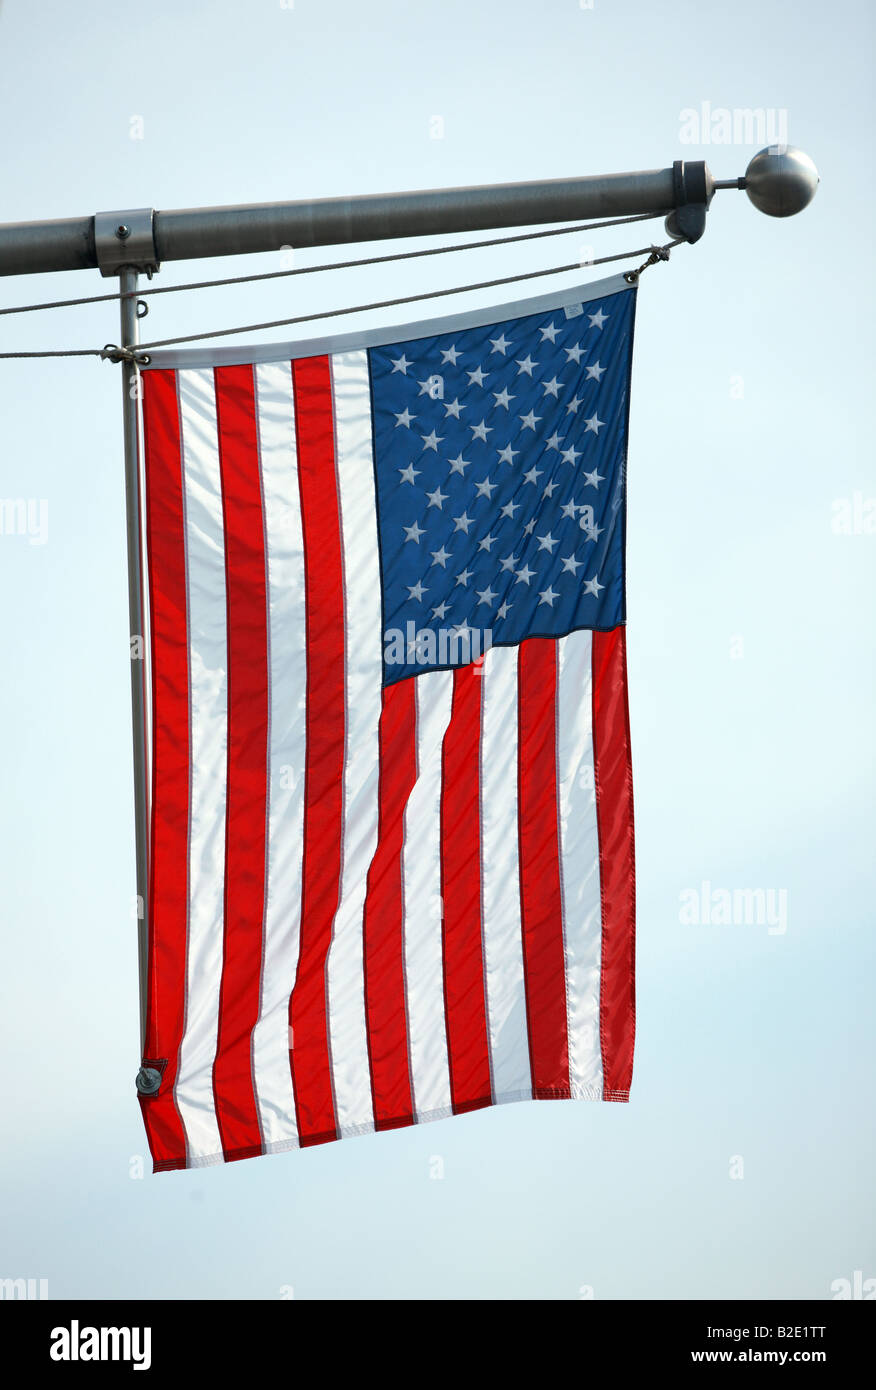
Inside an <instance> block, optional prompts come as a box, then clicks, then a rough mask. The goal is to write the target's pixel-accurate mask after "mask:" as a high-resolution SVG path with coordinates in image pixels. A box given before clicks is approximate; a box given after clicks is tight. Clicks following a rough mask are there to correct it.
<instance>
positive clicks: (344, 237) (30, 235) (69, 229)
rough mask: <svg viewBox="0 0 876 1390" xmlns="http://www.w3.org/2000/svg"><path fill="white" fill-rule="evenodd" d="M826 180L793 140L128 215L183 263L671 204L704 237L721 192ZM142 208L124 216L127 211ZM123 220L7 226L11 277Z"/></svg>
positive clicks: (95, 240)
mask: <svg viewBox="0 0 876 1390" xmlns="http://www.w3.org/2000/svg"><path fill="white" fill-rule="evenodd" d="M817 184H818V172H817V170H816V168H815V165H814V164H813V163H812V160H811V159H810V158H809V156H808V155H805V154H803V152H802V151H801V150H795V149H793V148H792V147H791V146H789V145H772V146H770V147H769V148H768V149H765V150H761V151H760V152H759V153H758V154H756V155H755V156H754V158H753V159H752V160H751V161H750V163H749V165H748V168H747V170H746V172H745V175H744V177H742V178H737V179H725V180H723V181H716V180H715V179H713V178H712V175H711V172H710V171H709V167H708V165H707V164H706V163H705V162H704V161H703V160H683V159H677V160H676V161H675V163H674V164H673V165H672V166H671V167H670V168H667V169H648V170H644V171H640V172H638V173H630V174H598V175H595V176H590V177H585V178H574V179H548V180H543V181H541V182H537V183H505V184H493V185H481V186H475V187H471V188H437V189H429V190H426V191H423V192H416V193H384V194H369V195H367V196H364V197H356V198H320V199H317V200H316V201H313V202H296V203H262V204H242V205H240V206H238V207H214V208H183V209H181V210H178V211H174V212H154V213H153V211H152V209H151V208H150V209H145V210H142V211H141V212H140V213H139V214H137V215H136V216H137V221H136V224H135V225H131V224H130V223H128V243H127V244H128V250H129V252H130V253H132V254H129V255H128V257H127V259H128V260H132V261H136V258H137V257H136V255H135V254H133V253H134V252H135V250H136V253H137V255H139V254H141V253H145V254H146V255H148V256H149V257H150V258H151V259H152V261H153V262H157V261H158V260H159V259H160V260H162V261H179V260H192V259H195V258H198V257H202V256H236V255H240V254H243V253H252V252H259V251H276V250H279V249H280V248H281V247H283V246H284V245H287V246H294V247H296V248H298V247H310V246H337V245H345V244H348V243H350V242H357V241H382V240H386V239H390V238H394V237H413V236H435V235H437V234H439V233H447V232H471V231H480V230H484V229H487V228H493V227H511V226H536V225H538V224H543V223H547V222H567V221H577V220H579V219H580V218H589V217H601V218H607V217H623V216H634V215H636V214H639V213H655V214H659V213H667V214H670V216H669V222H668V225H667V230H668V231H669V232H670V233H671V235H673V236H681V237H683V238H684V240H686V241H696V240H698V239H699V237H700V236H702V233H703V229H704V228H705V217H706V211H707V209H708V207H709V205H710V203H711V201H712V197H713V195H714V193H715V191H716V190H720V189H728V188H730V189H739V188H744V189H745V190H746V192H747V193H748V196H749V198H750V199H751V201H752V202H753V203H754V205H755V207H757V208H759V209H760V210H761V212H765V213H768V214H769V215H770V216H771V217H789V216H791V215H792V214H793V213H796V212H800V211H801V210H802V209H803V208H804V207H806V205H807V203H808V202H809V201H810V200H811V198H812V197H813V195H814V193H815V189H816V186H817ZM132 216H133V215H132V214H124V217H125V219H126V220H127V219H129V218H131V217H132ZM119 220H120V216H119V214H118V213H98V214H97V215H96V216H95V217H71V218H61V219H58V220H56V221H51V222H8V223H5V224H3V225H0V275H28V274H33V273H34V272H37V271H49V270H87V269H88V268H89V267H93V266H100V267H101V270H104V266H103V263H102V260H101V246H100V243H101V240H107V239H111V237H112V235H113V224H118V222H119ZM104 273H106V272H105V271H104Z"/></svg>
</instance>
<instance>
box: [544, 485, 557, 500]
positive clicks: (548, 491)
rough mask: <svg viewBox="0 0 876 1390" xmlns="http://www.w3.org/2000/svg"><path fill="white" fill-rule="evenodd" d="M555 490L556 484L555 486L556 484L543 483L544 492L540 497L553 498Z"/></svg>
mask: <svg viewBox="0 0 876 1390" xmlns="http://www.w3.org/2000/svg"><path fill="white" fill-rule="evenodd" d="M556 490H557V484H556V483H545V488H544V492H543V493H542V494H541V495H542V497H553V495H554V493H555V492H556Z"/></svg>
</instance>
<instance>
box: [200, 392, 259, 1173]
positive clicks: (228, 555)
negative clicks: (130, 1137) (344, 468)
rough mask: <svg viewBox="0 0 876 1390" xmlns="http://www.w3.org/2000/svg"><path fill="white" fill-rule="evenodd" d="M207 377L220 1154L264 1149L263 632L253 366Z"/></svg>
mask: <svg viewBox="0 0 876 1390" xmlns="http://www.w3.org/2000/svg"><path fill="white" fill-rule="evenodd" d="M214 377H215V382H216V424H217V432H218V441H219V469H220V475H221V480H222V512H223V525H224V533H225V600H226V612H227V623H226V631H227V644H228V740H227V758H228V762H227V768H228V771H227V782H226V814H225V927H224V936H223V962H222V984H221V987H220V991H219V1028H218V1037H217V1043H216V1057H215V1060H214V1062H213V1094H214V1099H215V1105H216V1119H217V1123H218V1125H219V1133H220V1135H221V1138H222V1149H223V1153H224V1156H225V1159H226V1161H227V1160H230V1159H235V1158H251V1157H252V1156H253V1155H254V1154H259V1153H261V1151H262V1139H261V1131H260V1128H259V1120H258V1110H257V1106H256V1099H255V1089H254V1086H253V1076H252V1061H251V1036H252V1030H253V1028H254V1027H255V1024H256V1021H257V1019H258V1016H259V993H260V985H261V963H262V936H263V918H264V897H265V816H266V813H267V809H266V808H267V760H268V637H267V597H266V582H265V539H264V516H263V512H262V496H261V481H260V474H259V449H258V428H257V424H256V402H255V383H254V380H253V368H252V367H249V366H245V367H221V368H217V369H216V371H215V372H214Z"/></svg>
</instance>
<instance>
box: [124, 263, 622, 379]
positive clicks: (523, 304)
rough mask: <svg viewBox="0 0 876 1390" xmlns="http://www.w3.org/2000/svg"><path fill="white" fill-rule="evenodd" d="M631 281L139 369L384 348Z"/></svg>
mask: <svg viewBox="0 0 876 1390" xmlns="http://www.w3.org/2000/svg"><path fill="white" fill-rule="evenodd" d="M635 288H636V287H635V285H631V284H629V282H628V281H627V280H625V279H624V277H623V275H610V276H608V278H607V279H605V280H593V281H591V282H590V283H589V284H586V285H573V286H571V288H569V289H565V290H553V291H552V292H551V293H550V294H539V295H533V296H532V297H531V298H529V299H515V300H511V301H510V302H508V303H505V304H495V303H490V304H485V305H484V306H483V307H482V308H478V309H467V310H465V311H464V312H462V313H457V314H445V315H442V316H441V317H435V318H428V319H420V320H417V321H416V322H414V323H391V324H386V325H380V326H377V327H374V328H365V329H360V330H359V332H356V333H339V334H334V335H330V336H328V337H320V338H309V339H304V340H301V341H297V342H284V343H241V344H240V345H238V346H236V347H198V348H174V349H171V350H169V351H162V350H161V349H160V348H159V349H157V350H156V351H151V352H150V353H149V362H148V363H144V364H142V366H141V370H142V371H144V372H148V371H160V370H163V369H168V368H176V369H178V370H185V369H186V368H194V367H232V366H256V365H259V364H261V363H265V362H288V361H289V360H290V359H294V358H298V357H322V356H325V355H331V354H332V353H337V352H350V351H353V350H356V349H360V348H372V347H386V346H387V345H390V344H395V343H407V342H413V341H415V340H416V339H418V338H431V337H437V336H438V335H439V334H441V333H451V332H454V331H455V330H456V329H459V330H462V329H466V328H481V327H483V326H484V325H486V324H492V323H497V322H498V321H499V319H511V318H525V317H526V316H527V315H528V314H538V313H541V312H543V311H548V310H551V309H564V308H567V307H569V306H571V305H573V304H581V305H583V304H587V303H589V302H590V301H591V300H593V299H607V298H608V297H609V296H610V295H614V294H625V293H634V292H635Z"/></svg>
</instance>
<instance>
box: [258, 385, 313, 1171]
mask: <svg viewBox="0 0 876 1390" xmlns="http://www.w3.org/2000/svg"><path fill="white" fill-rule="evenodd" d="M256 410H257V418H258V432H259V456H260V462H261V475H262V498H263V504H264V512H265V548H266V556H265V558H266V569H267V595H268V643H269V647H268V655H269V662H270V686H269V702H270V704H269V709H270V714H269V720H270V753H269V767H268V845H267V863H266V871H265V872H266V877H265V921H264V950H263V958H262V981H261V995H260V1004H259V1017H258V1021H257V1023H256V1025H255V1028H254V1030H253V1038H252V1064H253V1066H252V1069H253V1085H254V1087H255V1093H256V1101H257V1104H258V1113H259V1124H260V1127H261V1132H262V1141H263V1143H264V1147H265V1149H266V1150H268V1151H272V1150H274V1149H275V1148H277V1147H278V1146H281V1147H283V1148H292V1147H294V1146H295V1145H296V1144H297V1143H298V1125H297V1122H296V1117H295V1096H294V1092H293V1088H292V1073H291V1068H290V1065H289V1045H290V1040H289V996H290V995H291V993H292V986H293V985H294V983H295V971H296V968H297V965H298V945H299V937H300V929H301V866H302V853H303V843H304V758H305V739H304V728H305V725H304V718H305V697H306V686H307V644H306V640H305V619H304V542H303V539H302V531H301V504H300V496H299V491H298V458H297V454H296V446H295V406H294V398H293V394H292V370H291V367H290V366H289V364H288V362H287V363H282V364H277V365H276V366H262V367H258V368H256Z"/></svg>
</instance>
